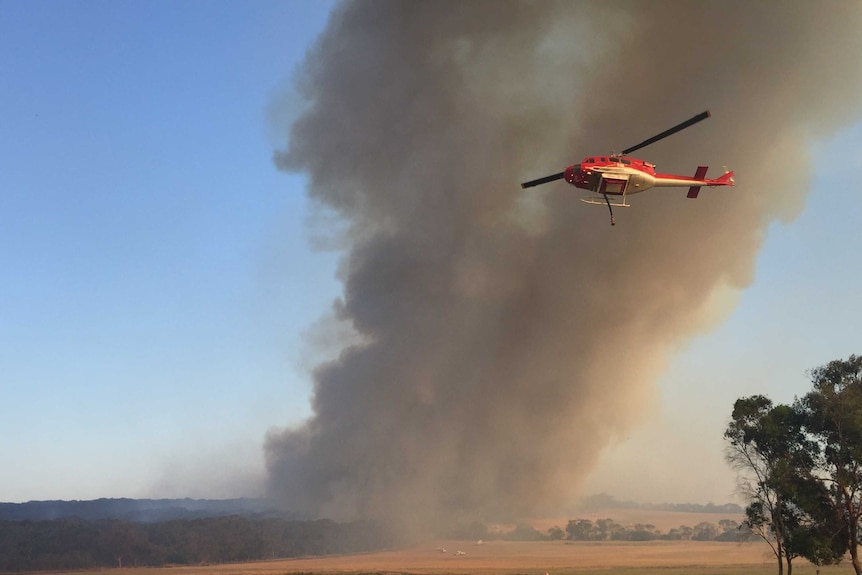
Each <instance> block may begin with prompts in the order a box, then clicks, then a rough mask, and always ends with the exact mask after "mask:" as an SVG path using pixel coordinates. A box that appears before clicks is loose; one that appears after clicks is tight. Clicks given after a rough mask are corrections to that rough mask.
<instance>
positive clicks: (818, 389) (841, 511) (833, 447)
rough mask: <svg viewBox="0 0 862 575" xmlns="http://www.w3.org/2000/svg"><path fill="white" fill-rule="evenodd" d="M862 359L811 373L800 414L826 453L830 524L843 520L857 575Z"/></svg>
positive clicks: (860, 574) (860, 571)
mask: <svg viewBox="0 0 862 575" xmlns="http://www.w3.org/2000/svg"><path fill="white" fill-rule="evenodd" d="M860 374H862V356H855V355H851V356H850V357H849V358H848V359H847V360H843V361H842V360H835V361H832V362H829V363H828V364H826V365H824V366H821V367H818V368H816V369H814V370H812V371H811V373H810V375H811V380H812V384H813V390H812V391H811V392H810V393H808V394H807V395H806V396H805V397H804V398H802V399H801V400H800V401H799V402H797V403H798V405H797V409H798V410H799V411H800V412H801V413H802V414H803V417H804V423H805V428H806V430H807V432H808V433H809V434H810V435H811V436H813V438H814V439H815V441H816V442H817V444H818V446H819V447H820V457H821V459H820V462H819V463H820V466H821V468H822V471H823V474H824V478H823V482H824V483H825V484H826V485H827V488H826V489H827V491H828V495H829V501H830V502H831V505H829V506H825V507H823V508H821V513H822V514H823V517H822V519H823V520H824V521H828V520H830V519H831V520H832V521H833V523H834V521H835V520H836V518H837V519H839V520H841V522H842V527H843V529H841V531H840V534H841V536H842V538H843V544H844V546H845V547H846V548H847V549H848V550H849V552H850V559H851V562H852V564H853V569H854V570H855V571H856V575H862V563H860V559H859V551H858V542H859V536H860V531H859V529H860V526H859V523H860V519H862V502H860V495H862V375H860Z"/></svg>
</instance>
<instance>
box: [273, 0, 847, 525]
mask: <svg viewBox="0 0 862 575" xmlns="http://www.w3.org/2000/svg"><path fill="white" fill-rule="evenodd" d="M860 25H862V4H860V3H859V2H831V3H830V2H827V3H822V2H821V3H810V2H798V3H793V4H792V5H789V4H788V3H766V2H759V3H758V2H755V3H752V2H750V1H748V0H743V1H727V0H721V1H715V2H687V1H679V2H677V1H670V2H667V1H664V2H662V1H659V2H640V1H632V2H606V1H604V0H602V1H595V2H568V1H563V2H551V1H542V2H527V1H520V0H519V1H512V2H504V1H498V0H493V1H487V2H485V1H475V0H473V1H468V2H446V3H440V2H422V1H417V2H402V1H380V0H375V1H368V2H349V3H344V4H342V5H339V6H338V7H337V8H336V9H335V11H334V12H333V14H332V15H331V18H330V21H329V24H328V27H327V29H326V30H325V31H324V32H323V34H322V35H321V37H320V38H319V39H318V41H317V43H316V44H315V45H314V46H313V47H312V49H311V50H310V51H309V53H308V55H307V58H306V61H305V64H304V67H303V68H302V69H301V70H300V71H299V73H298V75H297V86H298V90H299V91H300V92H301V94H302V96H303V97H304V98H305V99H306V100H307V108H306V109H305V111H304V112H303V113H302V115H301V116H300V117H299V118H298V119H297V120H296V121H295V122H294V123H293V125H292V128H291V131H290V134H289V136H290V138H289V142H290V143H289V145H288V146H287V148H286V149H285V150H283V151H279V152H277V153H276V155H275V161H276V163H277V165H278V167H279V168H280V169H284V170H290V171H302V172H305V173H307V174H308V176H309V178H310V186H309V190H308V193H309V194H310V196H311V197H312V198H313V200H315V201H316V202H318V203H319V205H321V206H323V207H325V208H326V209H329V210H332V211H334V212H335V213H336V214H338V216H339V219H340V221H341V222H342V225H343V229H341V231H340V233H341V234H343V235H342V240H343V241H344V245H345V246H346V248H345V252H344V256H343V260H342V264H341V271H340V273H341V279H342V280H343V284H344V293H343V297H342V298H340V299H339V300H338V301H337V302H335V303H334V313H335V314H336V315H337V317H338V318H339V319H340V320H341V321H343V322H347V323H348V324H349V325H351V326H352V328H353V330H355V332H356V334H358V338H359V341H358V342H357V341H354V342H352V343H350V344H345V347H344V349H343V350H342V351H341V353H340V355H339V356H338V357H337V359H335V360H333V361H330V362H327V363H324V364H322V365H319V366H318V367H317V368H316V369H315V370H314V392H313V399H312V407H313V415H312V416H311V417H310V419H308V420H307V421H306V422H304V423H303V424H302V425H301V426H299V427H295V428H288V429H280V430H273V431H272V432H271V433H270V435H269V437H268V438H267V444H266V454H267V462H268V470H269V475H270V479H269V480H270V487H271V489H272V491H273V493H274V494H275V495H277V496H278V497H279V498H281V499H282V500H283V501H284V504H285V505H286V506H288V507H290V508H292V509H295V510H299V511H304V512H306V513H311V514H318V515H325V516H329V517H334V518H339V519H348V518H355V517H378V518H379V517H384V518H386V519H387V520H392V519H397V520H399V522H400V524H402V525H405V526H409V525H418V524H425V525H428V524H433V522H434V521H435V520H442V519H451V518H461V519H464V518H476V519H481V520H504V519H517V518H523V517H530V516H532V517H535V516H538V515H542V514H546V513H552V512H555V511H558V510H559V508H560V506H561V505H563V504H565V503H567V502H570V501H572V499H573V497H575V496H576V495H577V493H578V488H579V485H580V482H581V480H582V478H583V477H584V476H585V475H586V474H587V473H588V472H589V470H590V469H591V468H592V467H593V465H594V464H595V463H596V461H597V459H598V458H599V456H600V454H601V452H602V450H603V448H605V447H606V446H607V445H608V443H609V442H611V441H613V440H614V438H616V437H620V436H621V435H622V434H625V433H626V432H627V430H629V429H630V428H631V427H632V426H634V425H636V424H637V423H638V421H642V420H643V418H645V417H649V414H650V411H651V410H652V409H653V408H654V403H655V390H654V388H653V382H654V380H655V378H656V377H657V375H659V374H660V373H661V372H662V370H663V369H665V367H666V365H667V362H668V360H669V358H670V357H671V355H672V354H673V352H674V350H675V349H677V348H678V346H680V345H681V344H683V343H684V342H686V341H687V340H689V339H690V338H691V337H692V336H693V335H695V334H698V333H701V332H703V331H704V330H706V329H708V328H710V327H712V326H713V325H714V324H715V322H716V321H717V320H718V319H720V317H718V316H717V314H715V313H714V311H713V310H714V307H715V306H714V305H713V304H714V302H715V298H716V297H717V295H718V294H721V293H725V292H726V291H727V290H740V289H742V288H744V287H745V286H746V285H748V284H749V283H750V282H751V281H752V278H753V267H754V263H755V257H756V255H757V251H758V248H759V247H760V245H761V243H762V242H763V239H764V236H765V233H766V230H767V227H768V225H769V224H770V222H772V221H774V220H776V219H780V220H784V221H788V220H790V219H792V218H793V217H795V216H796V215H797V214H798V213H799V212H800V210H801V209H802V207H803V205H804V198H805V194H806V191H807V187H808V178H809V175H810V166H809V155H808V148H809V146H810V145H811V143H812V142H814V141H816V140H817V139H820V138H823V137H826V136H828V135H829V134H830V133H832V132H833V131H835V130H836V129H838V128H839V127H841V126H843V125H846V124H847V123H849V122H850V121H854V120H855V119H856V118H858V115H859V112H860V104H859V102H860V99H859V98H858V94H859V93H860V92H859V89H860V83H862V82H860V80H862V77H860V76H862V75H860V72H862V35H860V34H859V33H858V30H859V27H860ZM707 108H709V109H710V110H711V111H712V118H711V119H710V120H708V121H706V122H703V123H701V124H698V125H697V126H695V127H692V128H690V129H688V130H686V131H683V132H681V133H680V134H677V135H675V136H673V137H672V138H670V139H667V140H664V141H662V142H660V143H657V144H654V145H652V146H650V147H648V148H646V149H644V150H641V151H640V152H638V153H637V154H635V156H636V157H641V158H644V159H647V160H649V161H653V162H655V163H657V164H658V168H659V170H660V171H663V172H673V173H682V174H688V175H691V174H693V173H694V170H695V167H696V166H697V165H711V169H710V172H709V174H710V175H711V176H712V177H717V175H718V174H720V173H721V171H722V170H721V167H722V165H727V166H728V167H729V168H731V169H734V170H735V172H736V181H737V186H736V187H735V188H705V189H704V190H702V191H701V194H700V197H699V198H698V199H697V200H696V201H695V200H689V199H686V198H685V191H684V190H681V189H655V190H652V191H648V192H646V193H644V194H641V195H638V196H635V197H632V198H631V203H632V204H633V207H632V208H630V209H628V210H624V209H618V210H617V213H616V215H617V222H618V223H617V225H616V227H613V228H612V227H610V225H609V221H608V215H607V210H606V209H605V208H603V207H591V206H587V205H585V204H582V203H581V202H579V201H578V197H579V192H578V191H577V190H575V189H574V188H572V187H571V186H568V185H567V184H565V183H564V182H559V181H558V182H555V183H553V184H548V185H546V186H542V187H541V188H535V189H533V190H521V189H520V187H519V183H520V182H522V181H525V180H527V179H532V178H537V177H541V176H544V175H547V174H551V173H554V172H558V171H561V170H562V169H563V168H565V166H567V165H569V164H572V163H575V162H578V161H580V160H581V158H583V157H584V156H586V155H590V154H608V153H610V152H611V151H613V150H620V149H622V148H624V147H627V146H630V145H633V144H636V143H638V142H640V141H641V140H643V139H645V138H647V137H649V136H652V135H654V134H656V133H658V132H660V131H662V130H664V129H666V128H668V127H670V126H672V125H674V124H676V123H678V122H680V121H682V120H685V119H687V118H689V117H690V116H692V115H694V114H696V113H698V112H700V111H702V110H704V109H707ZM704 368H705V369H709V366H704ZM692 384H693V385H696V382H692ZM692 408H693V409H709V408H711V406H692ZM622 495H624V494H622Z"/></svg>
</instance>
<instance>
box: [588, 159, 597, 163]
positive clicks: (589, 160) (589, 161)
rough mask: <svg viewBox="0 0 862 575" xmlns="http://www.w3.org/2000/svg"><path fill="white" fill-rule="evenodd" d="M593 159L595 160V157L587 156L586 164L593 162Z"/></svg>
mask: <svg viewBox="0 0 862 575" xmlns="http://www.w3.org/2000/svg"><path fill="white" fill-rule="evenodd" d="M595 161H596V159H595V158H587V163H588V164H592V163H593V162H595Z"/></svg>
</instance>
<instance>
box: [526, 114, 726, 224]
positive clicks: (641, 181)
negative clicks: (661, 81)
mask: <svg viewBox="0 0 862 575" xmlns="http://www.w3.org/2000/svg"><path fill="white" fill-rule="evenodd" d="M710 115H711V114H710V112H709V110H706V111H704V112H701V113H700V114H698V115H696V116H693V117H691V118H689V119H688V120H686V121H685V122H682V123H679V124H677V125H676V126H674V127H673V128H670V129H668V130H665V131H664V132H662V133H661V134H657V135H655V136H653V137H652V138H649V139H646V140H644V141H643V142H641V143H640V144H638V145H636V146H632V147H631V148H626V149H625V150H623V151H622V152H621V153H619V154H609V155H605V156H587V157H585V158H584V159H583V160H582V161H581V163H580V164H574V165H572V166H569V167H568V168H566V169H565V170H564V171H562V172H559V173H557V174H551V175H550V176H545V177H543V178H538V179H535V180H530V181H529V182H524V183H523V184H521V187H522V188H532V187H533V186H538V185H541V184H547V183H549V182H554V181H556V180H563V179H564V180H566V181H567V182H568V183H570V184H571V185H573V186H575V187H576V188H580V189H582V190H587V191H588V192H591V195H590V196H589V197H585V198H581V201H582V202H585V203H587V204H594V205H596V204H597V205H603V204H606V205H607V206H608V211H610V214H611V225H612V226H613V225H616V221H615V220H614V207H623V208H628V207H630V204H627V203H626V197H627V196H628V195H630V194H637V193H640V192H645V191H646V190H649V189H650V188H686V187H687V188H688V194H687V197H689V198H696V197H697V194H698V193H699V192H700V188H701V187H702V186H710V187H711V186H733V185H734V181H733V172H731V171H727V170H725V173H724V175H723V176H721V177H719V178H716V179H710V178H707V177H706V172H707V170H708V169H709V168H708V167H707V166H698V167H697V170H696V171H695V172H694V177H690V176H679V175H676V174H657V173H656V171H655V164H651V163H649V162H645V161H644V160H638V159H635V158H631V157H629V156H628V154H631V153H632V152H634V151H637V150H640V149H641V148H643V147H646V146H649V145H650V144H654V143H655V142H658V141H659V140H663V139H664V138H667V137H668V136H672V135H673V134H676V133H677V132H679V131H681V130H684V129H686V128H688V127H690V126H693V125H694V124H697V123H698V122H700V121H702V120H706V119H707V118H709V117H710ZM609 196H621V197H622V200H620V201H614V202H612V201H611V199H610V197H609ZM602 198H604V200H602Z"/></svg>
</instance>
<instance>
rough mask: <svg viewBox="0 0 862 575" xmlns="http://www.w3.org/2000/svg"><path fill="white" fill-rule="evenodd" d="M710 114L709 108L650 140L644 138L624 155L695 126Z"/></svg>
mask: <svg viewBox="0 0 862 575" xmlns="http://www.w3.org/2000/svg"><path fill="white" fill-rule="evenodd" d="M709 116H710V113H709V110H706V111H704V112H701V113H700V114H698V115H697V116H694V117H692V118H689V119H688V120H686V121H685V122H683V123H681V124H677V125H676V126H674V127H673V128H671V129H669V130H665V131H664V132H662V133H661V134H658V135H656V136H653V137H652V138H650V139H648V140H644V141H643V142H641V143H640V144H638V145H637V146H632V147H631V148H627V149H625V150H623V155H624V156H627V155H629V154H631V153H632V152H634V151H636V150H640V149H641V148H644V147H646V146H649V145H650V144H655V143H656V142H658V141H659V140H663V139H665V138H667V137H668V136H673V135H674V134H676V133H677V132H679V131H681V130H685V129H686V128H688V127H689V126H693V125H694V124H697V123H698V122H700V121H701V120H706V119H707V118H709Z"/></svg>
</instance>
